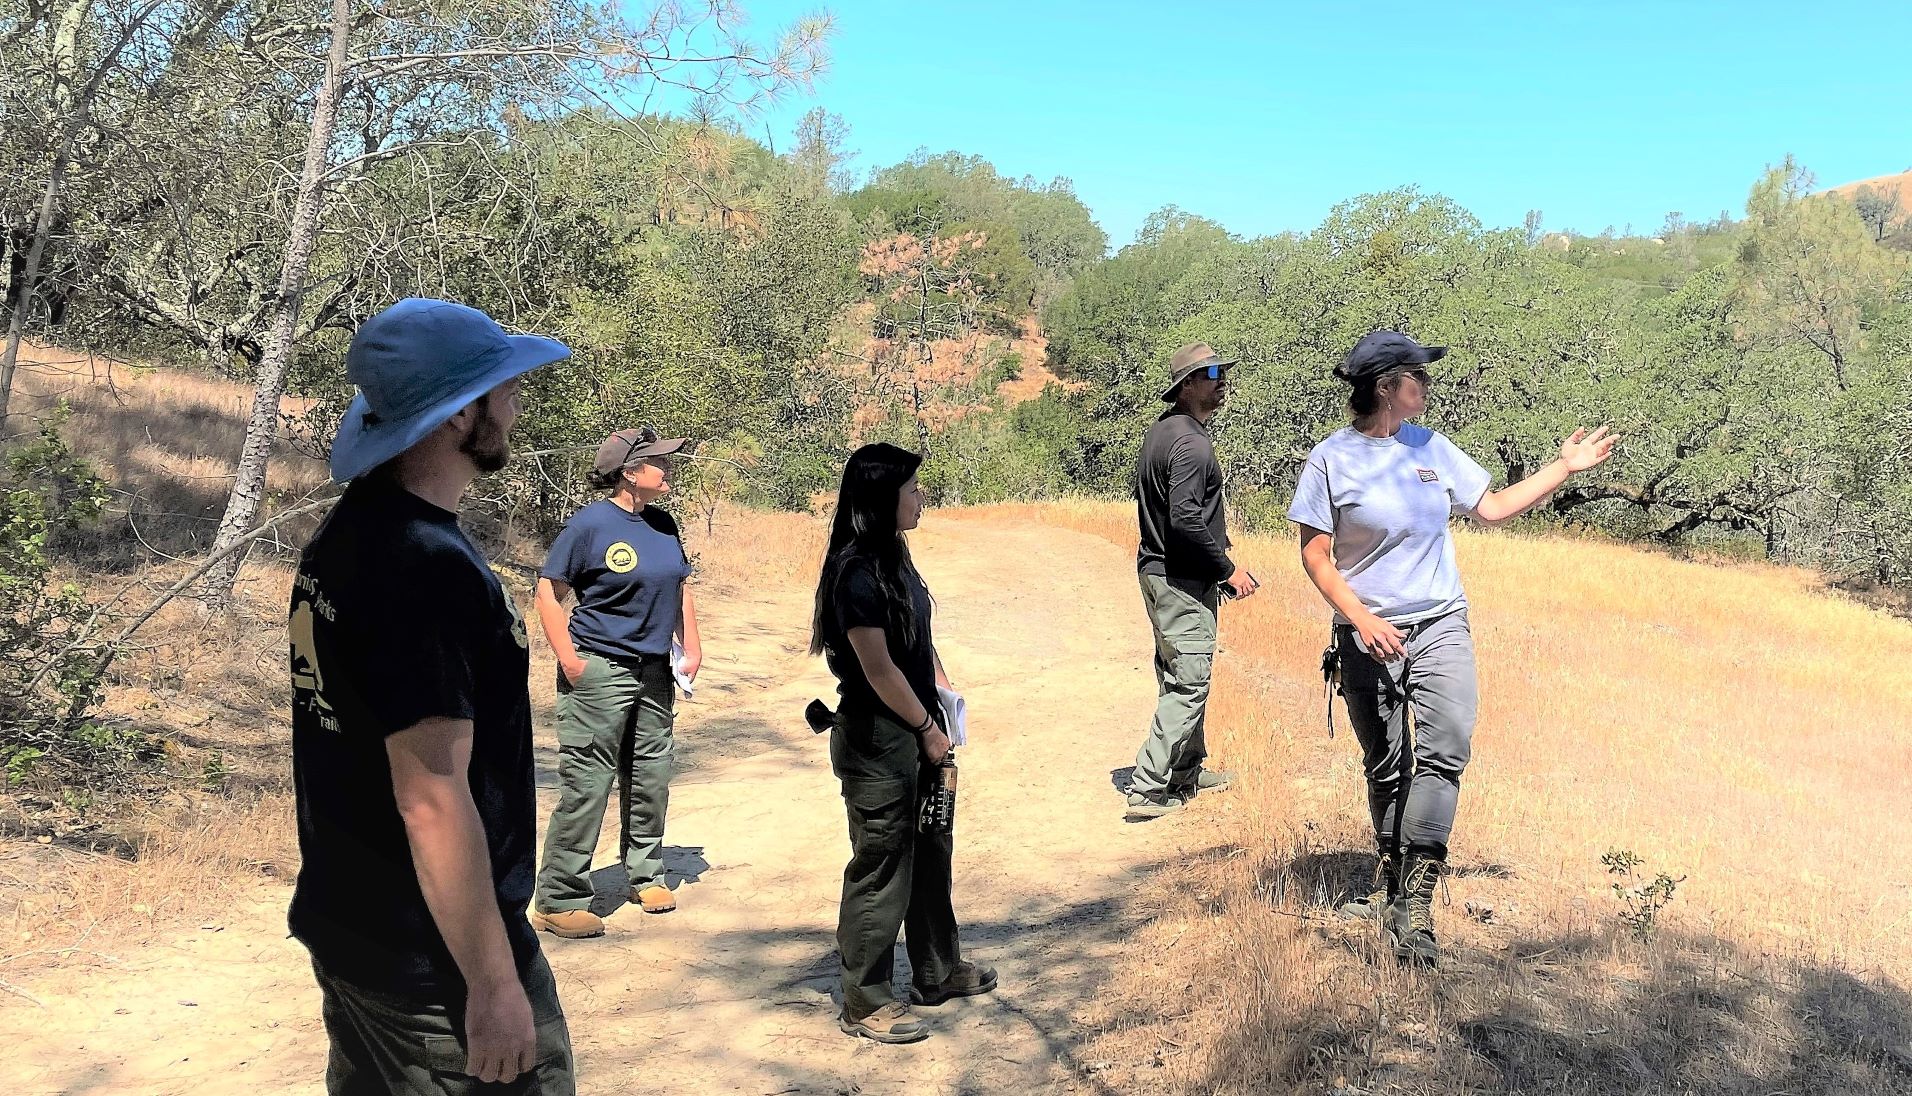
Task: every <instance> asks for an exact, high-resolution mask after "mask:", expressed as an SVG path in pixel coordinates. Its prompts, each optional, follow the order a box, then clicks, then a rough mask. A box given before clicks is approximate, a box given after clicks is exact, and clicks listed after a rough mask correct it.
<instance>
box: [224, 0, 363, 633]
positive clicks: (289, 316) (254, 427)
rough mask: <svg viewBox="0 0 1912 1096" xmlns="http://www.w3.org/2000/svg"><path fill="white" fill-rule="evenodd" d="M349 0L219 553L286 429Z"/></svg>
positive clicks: (237, 556)
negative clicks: (285, 399) (283, 411)
mask: <svg viewBox="0 0 1912 1096" xmlns="http://www.w3.org/2000/svg"><path fill="white" fill-rule="evenodd" d="M351 18H352V6H351V3H350V0H332V48H331V51H330V53H329V54H327V56H326V62H325V77H324V80H323V81H322V82H321V83H320V85H319V94H318V98H317V100H316V101H315V102H314V103H313V104H312V132H311V135H310V136H309V137H308V138H307V140H306V145H305V168H304V170H303V171H302V172H301V173H300V175H299V199H298V204H297V205H296V206H295V207H294V210H293V214H292V232H291V234H290V236H289V237H288V238H287V240H286V249H285V262H284V265H283V266H282V267H281V268H280V270H279V288H278V291H277V293H276V294H275V295H274V297H273V302H272V313H271V319H272V323H271V326H270V328H269V329H268V331H267V334H266V344H265V353H264V354H263V355H261V357H260V359H259V368H258V370H257V372H256V373H255V374H254V377H253V394H252V415H251V417H250V418H248V419H247V420H246V444H245V447H244V448H243V449H241V450H240V453H239V465H238V467H237V468H236V469H235V475H234V476H233V481H232V493H231V495H229V496H228V497H227V499H226V513H225V516H224V517H222V518H221V519H220V521H219V532H218V535H217V536H216V537H215V538H214V540H213V545H212V550H213V552H214V553H218V552H222V551H225V550H226V549H227V548H229V547H231V546H232V545H233V544H234V543H235V542H237V541H238V540H239V539H240V538H241V537H243V536H245V533H246V531H247V530H248V529H250V528H252V524H253V518H254V517H255V516H257V514H258V513H259V504H260V502H261V501H262V500H263V498H264V495H265V486H266V468H267V464H268V462H269V461H270V460H271V457H272V443H273V441H274V440H275V439H276V438H277V437H278V434H279V399H280V397H281V396H283V395H284V394H285V378H286V372H287V370H288V369H290V367H291V365H292V344H293V341H294V338H295V337H296V336H297V333H298V327H299V313H300V312H301V311H302V309H303V306H304V304H305V289H306V285H305V280H306V271H307V269H308V268H309V267H310V266H311V262H312V251H313V249H314V247H315V246H316V244H317V243H318V238H319V223H320V215H321V214H322V213H323V211H324V206H325V175H326V170H327V167H328V166H329V165H328V160H327V153H328V151H329V150H330V148H331V145H332V131H333V125H334V123H335V121H336V120H337V118H338V107H339V94H340V88H341V86H342V85H343V82H344V70H345V58H346V46H347V45H348V44H349V42H350V39H351ZM245 555H246V553H244V552H233V553H230V554H228V555H226V556H225V557H223V558H222V559H221V561H220V563H219V565H218V566H217V567H214V568H212V569H211V570H209V571H207V572H206V577H205V582H204V585H203V586H202V591H203V593H204V594H205V596H206V598H207V600H208V601H210V602H213V603H215V604H223V603H225V602H226V601H227V600H228V599H229V598H230V597H231V596H232V584H233V580H234V579H236V578H237V577H238V575H239V567H240V565H241V564H242V563H244V562H245Z"/></svg>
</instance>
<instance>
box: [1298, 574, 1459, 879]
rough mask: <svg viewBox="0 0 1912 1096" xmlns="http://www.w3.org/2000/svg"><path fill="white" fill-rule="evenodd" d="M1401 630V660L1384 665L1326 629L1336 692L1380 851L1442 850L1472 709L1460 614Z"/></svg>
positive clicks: (1351, 639)
mask: <svg viewBox="0 0 1912 1096" xmlns="http://www.w3.org/2000/svg"><path fill="white" fill-rule="evenodd" d="M1402 630H1403V631H1405V632H1406V633H1407V657H1406V658H1404V659H1398V660H1396V661H1394V662H1391V663H1383V662H1378V661H1376V660H1375V659H1373V658H1370V657H1369V656H1368V655H1367V654H1366V653H1365V652H1364V651H1362V650H1361V648H1360V647H1359V646H1358V645H1357V644H1356V642H1355V633H1354V629H1353V628H1352V627H1350V626H1348V625H1346V624H1337V625H1335V631H1334V635H1335V646H1336V649H1337V650H1338V651H1339V652H1340V657H1341V692H1342V695H1343V696H1345V697H1346V698H1347V702H1348V721H1349V722H1350V723H1352V724H1354V734H1355V737H1356V738H1357V739H1359V740H1360V742H1361V755H1362V767H1363V768H1364V769H1365V771H1366V773H1367V780H1368V811H1369V813H1370V814H1371V815H1372V816H1373V818H1374V837H1375V843H1376V844H1377V846H1378V847H1379V848H1380V849H1381V850H1382V851H1383V852H1388V851H1391V850H1394V849H1396V848H1403V849H1404V848H1406V847H1407V846H1409V845H1416V844H1419V845H1431V846H1440V847H1442V848H1445V847H1446V845H1447V837H1448V834H1449V833H1451V832H1452V831H1453V829H1454V810H1455V806H1456V804H1457V803H1458V802H1459V800H1460V793H1461V772H1462V771H1463V770H1465V769H1466V768H1467V761H1468V758H1469V757H1470V756H1471V755H1472V752H1473V741H1474V721H1475V719H1476V717H1477V715H1478V712H1479V708H1480V687H1479V684H1478V683H1477V682H1476V680H1475V675H1474V636H1473V633H1472V632H1471V631H1469V629H1468V624H1467V610H1466V609H1464V608H1463V609H1458V610H1455V611H1454V612H1451V613H1448V614H1447V615H1445V616H1441V617H1436V618H1434V619H1432V620H1424V621H1420V622H1419V623H1416V624H1410V625H1407V626H1406V627H1405V628H1403V629H1402ZM1410 709H1412V714H1413V722H1412V723H1411V724H1410V722H1409V720H1408V715H1409V710H1410ZM1397 841H1398V842H1399V844H1398V845H1397Z"/></svg>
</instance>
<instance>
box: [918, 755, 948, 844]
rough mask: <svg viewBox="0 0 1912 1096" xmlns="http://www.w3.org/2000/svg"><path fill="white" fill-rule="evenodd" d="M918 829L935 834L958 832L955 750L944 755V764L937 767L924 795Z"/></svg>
mask: <svg viewBox="0 0 1912 1096" xmlns="http://www.w3.org/2000/svg"><path fill="white" fill-rule="evenodd" d="M917 829H919V830H921V831H922V832H924V833H935V834H946V833H955V832H956V751H955V750H951V751H949V753H947V754H945V755H943V760H942V763H941V764H939V765H937V766H936V773H935V775H934V776H932V777H931V778H930V786H929V790H928V791H927V792H926V793H925V794H924V795H923V805H922V810H921V813H920V814H919V815H918V816H917Z"/></svg>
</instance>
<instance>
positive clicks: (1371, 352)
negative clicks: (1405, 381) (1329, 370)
mask: <svg viewBox="0 0 1912 1096" xmlns="http://www.w3.org/2000/svg"><path fill="white" fill-rule="evenodd" d="M1446 356H1447V347H1445V346H1422V345H1421V344H1420V343H1417V342H1415V341H1414V340H1413V339H1410V338H1408V337H1407V336H1406V335H1403V334H1401V333H1400V332H1399V331H1370V332H1368V333H1367V334H1366V335H1363V336H1361V341H1360V342H1358V343H1355V344H1354V349H1353V350H1350V351H1348V356H1347V357H1346V358H1345V359H1343V360H1342V362H1341V364H1340V365H1338V366H1336V367H1335V370H1334V373H1335V376H1337V377H1340V378H1341V379H1342V380H1344V381H1353V380H1360V379H1361V378H1363V377H1378V376H1380V375H1381V374H1383V373H1391V372H1394V371H1395V370H1397V369H1411V368H1413V367H1414V366H1417V365H1426V364H1428V363H1429V362H1436V361H1439V360H1441V359H1442V358H1444V357H1446Z"/></svg>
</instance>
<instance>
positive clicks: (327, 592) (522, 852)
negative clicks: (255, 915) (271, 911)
mask: <svg viewBox="0 0 1912 1096" xmlns="http://www.w3.org/2000/svg"><path fill="white" fill-rule="evenodd" d="M288 629H289V632H290V636H289V639H290V647H291V652H290V653H291V670H292V777H293V784H294V787H295V789H296V792H297V796H298V819H299V853H300V856H301V858H302V862H301V865H300V868H299V882H298V887H297V889H295V890H294V891H293V895H292V908H291V911H290V913H289V916H288V920H289V923H290V926H291V930H292V935H294V936H296V937H298V938H299V940H300V941H302V942H303V943H304V944H305V945H306V947H308V948H310V949H311V951H312V956H313V958H314V959H315V960H316V961H317V962H318V965H319V966H320V968H322V969H323V970H324V971H325V972H326V973H327V974H329V975H332V976H334V977H337V978H342V979H344V980H345V981H347V982H351V983H353V984H355V985H359V986H363V987H365V988H367V989H371V990H374V991H377V990H385V991H390V992H401V993H405V994H408V995H413V996H428V997H429V996H456V995H460V994H462V992H463V977H462V976H461V975H460V974H459V972H458V967H457V964H456V963H454V962H453V961H452V957H451V952H450V951H449V950H448V949H447V948H446V947H445V941H444V938H443V937H442V936H441V935H440V934H439V932H438V924H437V922H436V921H434V920H433V919H432V914H431V910H430V908H429V907H427V906H426V904H425V896H424V894H423V893H422V892H421V891H420V890H419V886H418V872H417V869H416V867H415V866H414V865H413V863H412V852H411V844H410V842H409V841H408V840H407V839H406V836H405V822H404V820H403V819H402V818H401V817H400V816H399V813H398V804H397V801H396V798H395V797H394V795H393V792H392V768H391V762H390V761H389V759H388V758H387V756H386V753H385V739H386V736H388V735H391V734H394V733H396V732H398V731H402V730H405V729H406V728H408V727H411V726H414V725H416V724H417V723H419V722H420V721H422V720H426V719H431V718H443V719H469V720H471V721H472V746H471V763H470V767H469V770H468V778H469V781H470V784H471V797H472V801H473V802H474V803H475V804H476V805H477V807H478V818H479V821H480V822H481V823H482V824H483V826H484V830H485V848H486V851H487V853H489V857H490V861H491V886H492V890H493V892H494V893H495V894H496V896H497V899H498V914H499V916H500V917H502V918H503V919H504V925H505V935H506V937H507V938H508V939H509V940H510V942H511V949H512V952H513V953H514V955H515V957H516V958H517V960H518V964H519V969H520V970H522V969H523V968H524V966H525V964H527V963H528V962H529V961H530V960H531V957H532V956H535V955H536V954H537V953H538V940H537V934H536V933H534V932H533V931H532V929H531V925H530V923H529V922H528V921H526V919H525V907H526V906H527V905H528V904H529V903H530V901H531V890H532V884H533V882H534V881H535V879H536V866H535V864H534V861H533V859H532V856H533V852H534V849H533V840H534V837H535V835H536V832H537V814H536V812H537V791H536V785H535V777H534V774H533V769H532V759H531V695H530V692H529V690H528V688H527V678H528V676H529V673H530V669H531V650H530V643H529V641H528V639H527V637H526V635H525V625H524V618H523V617H521V616H520V615H519V613H518V608H517V605H516V604H515V603H513V601H512V600H511V598H510V596H509V595H507V594H506V593H505V591H504V588H503V587H502V586H500V585H499V583H498V578H497V576H496V575H494V574H493V573H492V571H491V568H490V566H489V565H488V564H487V563H486V562H485V558H484V556H483V555H482V554H480V553H479V551H478V550H477V549H476V548H475V547H473V546H472V543H471V541H470V540H468V539H466V537H465V534H464V532H463V530H461V529H459V527H458V519H457V517H456V515H454V514H452V513H451V512H450V511H448V510H443V509H440V508H439V507H437V506H434V505H432V504H431V503H429V502H426V501H425V500H424V499H422V498H419V497H418V496H417V495H414V494H412V493H411V492H409V491H406V490H405V489H404V488H402V487H400V486H399V485H398V484H397V483H396V482H394V481H392V480H391V479H390V478H389V477H388V476H383V475H377V474H374V475H371V476H368V477H364V478H361V479H358V480H354V481H353V483H352V485H351V486H350V487H348V488H346V491H345V496H344V497H343V498H341V499H340V500H339V503H338V505H337V506H336V507H335V508H334V509H333V511H332V514H331V516H330V517H329V518H328V519H327V520H326V522H325V524H324V525H323V526H321V527H320V529H319V531H318V534H317V535H316V536H314V537H313V538H312V543H311V544H309V545H307V546H306V549H305V553H304V554H303V555H302V556H301V557H300V560H299V573H298V577H297V579H296V580H295V581H294V583H293V588H292V604H291V616H290V620H289V623H288Z"/></svg>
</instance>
